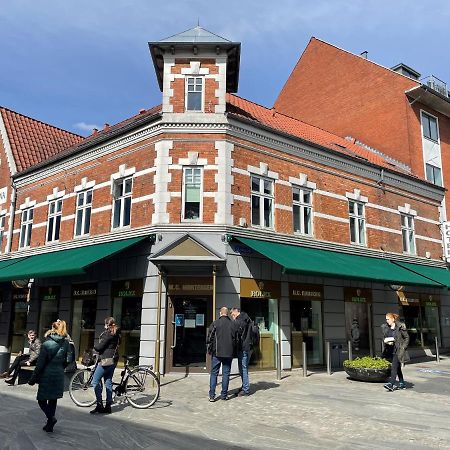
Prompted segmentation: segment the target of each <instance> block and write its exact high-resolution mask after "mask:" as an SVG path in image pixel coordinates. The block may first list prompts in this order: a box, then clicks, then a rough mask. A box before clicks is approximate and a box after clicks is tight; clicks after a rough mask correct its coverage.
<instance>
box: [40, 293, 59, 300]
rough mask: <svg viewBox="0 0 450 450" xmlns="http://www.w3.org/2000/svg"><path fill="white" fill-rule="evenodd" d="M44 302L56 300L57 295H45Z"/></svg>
mask: <svg viewBox="0 0 450 450" xmlns="http://www.w3.org/2000/svg"><path fill="white" fill-rule="evenodd" d="M42 300H44V301H51V300H56V294H49V295H44V296H43V297H42Z"/></svg>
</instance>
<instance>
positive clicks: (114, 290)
mask: <svg viewBox="0 0 450 450" xmlns="http://www.w3.org/2000/svg"><path fill="white" fill-rule="evenodd" d="M143 285H144V282H143V280H142V278H139V279H135V280H122V281H113V283H112V287H111V294H112V296H113V297H122V298H125V297H142V295H143V293H144V287H143Z"/></svg>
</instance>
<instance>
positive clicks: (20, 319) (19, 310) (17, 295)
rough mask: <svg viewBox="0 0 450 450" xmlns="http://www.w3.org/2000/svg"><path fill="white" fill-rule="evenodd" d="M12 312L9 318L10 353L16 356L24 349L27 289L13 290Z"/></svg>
mask: <svg viewBox="0 0 450 450" xmlns="http://www.w3.org/2000/svg"><path fill="white" fill-rule="evenodd" d="M12 304H13V311H12V317H11V325H12V326H11V329H12V333H11V334H12V335H11V353H13V354H17V353H19V352H21V351H22V350H23V348H24V344H25V340H26V334H27V331H28V330H27V329H26V327H27V315H28V289H13V291H12Z"/></svg>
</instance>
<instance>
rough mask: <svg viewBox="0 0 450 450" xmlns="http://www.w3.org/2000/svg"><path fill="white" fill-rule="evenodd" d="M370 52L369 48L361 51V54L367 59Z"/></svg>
mask: <svg viewBox="0 0 450 450" xmlns="http://www.w3.org/2000/svg"><path fill="white" fill-rule="evenodd" d="M368 54H369V52H368V51H367V50H364V51H363V52H361V53H360V54H359V56H361V57H363V58H364V59H367V55H368Z"/></svg>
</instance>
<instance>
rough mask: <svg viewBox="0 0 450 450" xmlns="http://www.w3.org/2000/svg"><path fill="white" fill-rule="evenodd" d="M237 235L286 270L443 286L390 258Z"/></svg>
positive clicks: (357, 278) (241, 240)
mask: <svg viewBox="0 0 450 450" xmlns="http://www.w3.org/2000/svg"><path fill="white" fill-rule="evenodd" d="M235 239H237V240H238V241H240V242H242V243H243V244H245V245H247V246H248V247H250V248H252V249H253V250H255V251H257V252H258V253H261V254H262V255H264V256H266V257H267V258H269V259H271V260H272V261H274V262H276V263H277V264H279V265H280V266H282V267H283V272H284V273H299V274H306V275H315V276H323V277H338V278H350V279H355V280H366V281H377V282H383V283H389V284H402V285H404V284H407V285H420V286H432V287H442V284H441V283H439V282H436V281H434V280H433V279H429V278H425V277H423V276H421V275H419V274H418V273H415V272H412V271H410V270H408V269H405V268H403V267H400V266H399V265H397V264H393V263H392V262H390V261H389V260H387V259H379V258H370V257H367V256H360V255H350V254H347V253H338V252H332V251H328V250H320V249H315V248H306V247H299V246H296V245H289V244H279V243H275V242H268V241H260V240H257V239H248V238H241V237H235Z"/></svg>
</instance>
